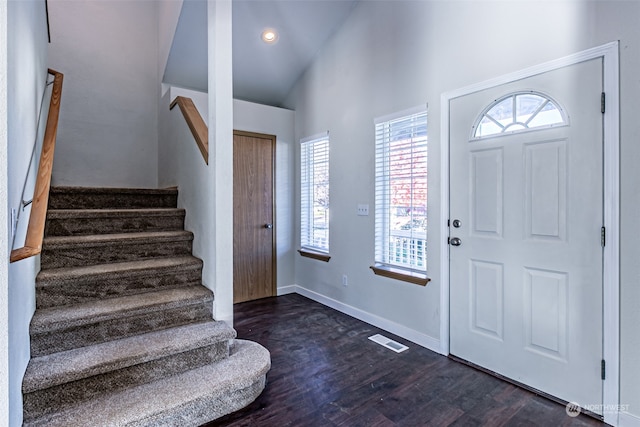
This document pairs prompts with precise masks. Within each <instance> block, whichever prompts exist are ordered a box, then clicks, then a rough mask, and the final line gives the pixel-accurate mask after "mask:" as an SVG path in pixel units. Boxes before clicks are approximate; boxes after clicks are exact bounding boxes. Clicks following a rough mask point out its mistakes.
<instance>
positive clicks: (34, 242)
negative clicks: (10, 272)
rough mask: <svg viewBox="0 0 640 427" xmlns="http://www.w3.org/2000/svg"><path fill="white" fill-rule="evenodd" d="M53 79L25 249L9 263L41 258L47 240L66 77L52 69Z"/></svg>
mask: <svg viewBox="0 0 640 427" xmlns="http://www.w3.org/2000/svg"><path fill="white" fill-rule="evenodd" d="M48 72H49V74H51V75H52V76H53V90H52V93H51V101H50V103H49V114H48V116H47V126H46V128H45V131H44V138H43V141H42V152H41V153H40V164H39V165H38V175H37V177H36V185H35V188H34V190H33V199H32V200H33V204H32V206H31V214H30V215H29V225H28V226H27V236H26V238H25V242H24V246H23V247H22V248H19V249H14V250H12V251H11V256H10V261H11V262H15V261H20V260H21V259H25V258H29V257H32V256H34V255H38V254H39V253H40V252H41V251H42V239H43V238H44V225H45V220H46V219H47V205H48V204H49V189H50V188H51V170H52V169H53V153H54V151H55V148H56V135H57V133H58V117H59V116H60V97H61V96H62V80H63V77H64V75H63V74H62V73H59V72H57V71H55V70H52V69H49V71H48Z"/></svg>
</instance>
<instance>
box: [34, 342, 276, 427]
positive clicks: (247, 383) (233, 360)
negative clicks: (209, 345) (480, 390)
mask: <svg viewBox="0 0 640 427" xmlns="http://www.w3.org/2000/svg"><path fill="white" fill-rule="evenodd" d="M270 366H271V362H270V357H269V352H268V351H267V350H266V349H265V348H263V347H261V346H260V345H258V344H256V343H252V342H247V341H243V340H235V341H234V344H233V346H232V348H231V349H230V355H229V357H228V358H226V359H224V360H221V361H220V362H218V363H214V364H211V365H207V366H203V367H200V368H197V369H193V370H190V371H187V372H184V373H182V374H179V375H176V376H173V377H167V378H164V379H161V380H158V381H154V382H151V383H147V384H143V385H141V386H138V387H133V388H130V389H126V390H123V391H120V392H114V393H108V394H105V395H103V396H101V397H99V398H96V399H92V400H90V401H86V402H81V403H80V404H78V405H75V406H73V407H71V408H69V409H68V410H65V411H60V412H57V413H54V414H50V415H45V416H43V417H40V418H38V419H36V420H33V421H27V422H25V423H24V426H25V427H39V426H46V427H67V426H87V425H95V424H96V422H98V423H100V422H102V424H103V425H112V426H130V427H131V426H139V427H142V426H145V427H147V426H148V427H160V426H167V427H168V426H180V427H187V426H193V427H196V426H200V425H202V424H204V423H207V422H209V421H211V420H214V419H216V418H219V417H221V416H223V415H226V414H228V413H230V412H233V411H236V410H238V409H241V408H243V407H244V406H246V405H248V404H249V403H251V402H252V401H253V400H255V398H256V397H257V396H258V395H259V394H260V393H261V392H262V390H263V389H264V387H265V380H266V373H267V372H268V370H269V368H270ZM98 417H99V418H98ZM96 420H98V421H96ZM107 420H108V421H107Z"/></svg>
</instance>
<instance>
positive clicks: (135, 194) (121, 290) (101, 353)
mask: <svg viewBox="0 0 640 427" xmlns="http://www.w3.org/2000/svg"><path fill="white" fill-rule="evenodd" d="M177 197H178V192H177V190H176V189H169V190H147V189H118V188H106V189H105V188H97V189H96V188H78V187H52V188H51V192H50V198H49V205H48V208H49V214H48V218H47V224H46V230H45V233H46V237H45V239H44V241H43V247H42V253H41V256H40V264H41V272H40V273H39V274H38V277H37V279H36V298H37V303H36V306H37V309H36V312H35V314H34V316H33V319H32V321H31V325H30V335H31V360H30V362H29V365H28V366H27V370H26V373H25V376H24V380H23V402H24V423H23V425H24V426H47V427H54V426H64V427H67V426H87V425H111V426H154V427H155V426H181V427H182V426H199V425H202V424H204V423H207V422H209V421H211V420H214V419H216V418H218V417H220V416H223V415H226V414H228V413H230V412H233V411H235V410H238V409H241V408H242V407H244V406H246V405H248V404H249V403H251V402H252V401H253V400H255V398H256V397H257V396H258V395H259V394H260V393H261V392H262V390H263V389H264V387H265V382H266V373H267V371H268V370H269V368H270V357H269V352H268V351H267V350H266V349H264V348H263V347H261V346H260V345H258V344H256V343H250V342H245V341H242V340H235V341H234V340H233V338H234V337H235V331H234V330H233V329H232V328H230V327H229V326H228V325H226V324H225V323H224V322H216V321H215V320H213V310H212V309H213V294H212V292H211V291H210V290H209V289H207V288H205V287H204V286H202V278H201V274H202V267H203V263H202V261H201V260H199V259H197V258H194V257H193V256H192V253H191V251H192V242H193V234H192V233H190V232H187V231H184V218H185V212H184V210H182V209H176V208H177Z"/></svg>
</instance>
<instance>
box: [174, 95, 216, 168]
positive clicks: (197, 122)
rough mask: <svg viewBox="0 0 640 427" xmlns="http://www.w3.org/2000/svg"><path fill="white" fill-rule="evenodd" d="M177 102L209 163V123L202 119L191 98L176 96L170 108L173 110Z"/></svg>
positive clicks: (206, 161)
mask: <svg viewBox="0 0 640 427" xmlns="http://www.w3.org/2000/svg"><path fill="white" fill-rule="evenodd" d="M176 104H178V106H179V107H180V111H182V115H183V116H184V119H185V120H186V121H187V124H188V125H189V129H191V133H192V134H193V137H194V138H195V140H196V144H197V145H198V148H199V149H200V153H201V154H202V158H203V159H204V162H205V163H206V164H209V128H208V127H207V124H206V123H205V122H204V120H202V116H201V115H200V112H199V111H198V109H197V108H196V106H195V104H194V103H193V100H192V99H191V98H187V97H184V96H176V99H174V100H173V102H172V103H171V106H170V107H169V109H170V110H173V107H175V106H176Z"/></svg>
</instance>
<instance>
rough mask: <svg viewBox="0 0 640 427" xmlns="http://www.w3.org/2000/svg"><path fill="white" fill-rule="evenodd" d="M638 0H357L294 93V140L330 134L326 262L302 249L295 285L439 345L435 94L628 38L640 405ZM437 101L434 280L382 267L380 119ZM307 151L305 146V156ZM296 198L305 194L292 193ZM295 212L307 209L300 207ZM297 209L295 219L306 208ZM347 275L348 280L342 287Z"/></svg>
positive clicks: (626, 96) (628, 345)
mask: <svg viewBox="0 0 640 427" xmlns="http://www.w3.org/2000/svg"><path fill="white" fill-rule="evenodd" d="M638 17H640V3H638V2H631V1H629V2H625V1H616V2H605V1H602V2H595V1H594V2H537V1H536V2H533V1H531V2H528V1H522V2H503V1H500V2H491V1H479V2H464V1H456V2H442V1H423V2H401V1H393V2H391V1H379V2H368V1H365V2H361V3H360V4H359V5H358V6H357V7H356V9H355V10H354V11H353V13H352V14H351V16H350V17H349V19H348V20H347V21H346V22H345V24H344V26H343V27H342V29H341V30H340V31H339V32H337V33H336V34H335V36H334V37H333V39H332V41H331V42H330V44H329V45H328V46H326V48H325V49H324V50H323V51H321V53H320V54H319V55H318V57H317V58H316V60H315V62H314V64H313V65H312V66H311V67H310V68H309V69H308V71H307V72H306V74H305V75H304V77H303V78H302V79H301V80H300V81H299V82H298V83H297V85H296V86H295V87H294V89H293V91H292V92H291V94H290V95H289V97H288V99H287V102H286V103H285V105H286V106H287V107H288V108H292V109H295V111H296V138H301V137H303V136H306V135H312V134H315V133H318V132H320V131H325V130H329V131H330V132H331V166H330V167H331V170H330V173H331V207H332V210H331V218H330V221H331V225H330V227H331V237H330V241H331V251H330V252H331V255H332V258H331V261H330V262H329V263H322V262H318V261H315V260H309V259H305V258H301V257H296V261H295V265H296V275H295V277H296V283H297V284H298V285H299V286H301V287H302V288H303V289H306V290H308V291H310V292H312V293H314V294H315V295H319V296H321V297H322V298H326V299H327V300H330V301H335V302H337V304H339V305H342V306H343V307H349V308H351V309H353V310H355V311H357V312H358V313H360V314H364V315H365V317H367V316H368V317H369V318H372V319H378V320H380V321H381V323H386V324H388V325H392V326H394V327H395V326H397V328H396V329H397V330H404V331H408V332H409V335H411V336H413V337H414V339H415V338H416V337H417V341H421V340H422V341H423V342H425V343H432V344H433V343H437V342H438V341H437V340H439V328H440V320H439V319H440V292H439V288H440V277H441V271H440V257H441V254H440V252H439V250H440V248H439V242H440V241H441V239H443V238H446V236H441V235H440V230H439V227H438V226H437V224H440V223H441V222H442V221H443V220H446V219H445V218H440V200H439V192H440V154H441V153H440V131H441V130H440V116H441V111H440V95H441V94H442V93H443V92H447V91H450V90H454V89H456V88H459V87H463V86H466V85H470V84H473V83H477V82H480V81H484V80H487V79H490V78H494V77H497V76H500V75H502V74H506V73H509V72H513V71H517V70H520V69H523V68H526V67H529V66H533V65H537V64H539V63H542V62H545V61H549V60H553V59H556V58H559V57H563V56H566V55H569V54H572V53H575V52H579V51H581V50H585V49H588V48H591V47H595V46H599V45H602V44H605V43H607V42H611V41H614V40H620V62H621V72H620V79H621V152H622V155H621V158H622V161H621V171H620V172H621V187H622V189H621V193H622V194H621V200H622V203H621V209H622V215H621V228H622V241H621V253H622V255H621V260H620V263H621V275H622V278H621V284H620V287H621V322H622V323H621V340H622V345H621V383H620V385H621V401H620V403H621V404H626V405H629V407H628V411H629V413H631V414H634V415H635V416H640V362H639V359H640V334H638V333H637V328H638V325H640V286H638V279H639V278H640V263H639V262H638V261H637V260H639V259H640V247H639V246H638V245H637V244H636V240H637V236H638V235H640V224H639V223H638V221H637V211H638V208H639V207H640V191H639V190H638V185H637V182H638V179H639V177H638V172H637V164H638V161H639V160H640V145H638V138H639V136H640V122H639V121H638V120H637V119H636V118H635V116H636V115H637V114H638V111H640V79H639V78H638V70H639V69H640V26H639V25H638ZM421 103H422V104H424V103H428V104H429V118H428V120H429V206H428V210H429V211H428V213H429V223H430V224H432V225H433V226H431V227H430V228H429V231H428V233H429V234H428V239H429V241H430V242H433V243H431V244H430V245H429V246H428V247H429V250H428V265H429V271H428V275H429V277H430V278H431V279H432V281H431V283H429V284H428V285H427V286H426V287H424V288H422V287H418V286H416V285H412V284H407V283H403V282H399V281H393V280H389V279H385V278H381V277H378V276H374V275H373V274H372V273H371V271H370V270H369V268H368V267H369V266H370V265H371V264H372V263H373V256H374V233H373V231H374V217H373V215H371V216H369V217H358V216H357V215H356V205H357V204H358V203H369V205H370V206H373V203H374V188H373V178H374V168H373V162H374V146H373V141H374V134H373V120H374V118H376V117H379V116H382V115H385V114H389V113H393V112H396V111H401V110H403V109H406V108H410V107H413V106H416V105H419V104H421ZM297 155H298V154H296V156H297ZM297 205H298V206H299V199H297ZM298 210H299V208H298ZM296 218H299V212H297V215H296ZM342 274H347V275H348V276H349V286H347V287H343V286H342V285H341V276H342Z"/></svg>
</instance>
